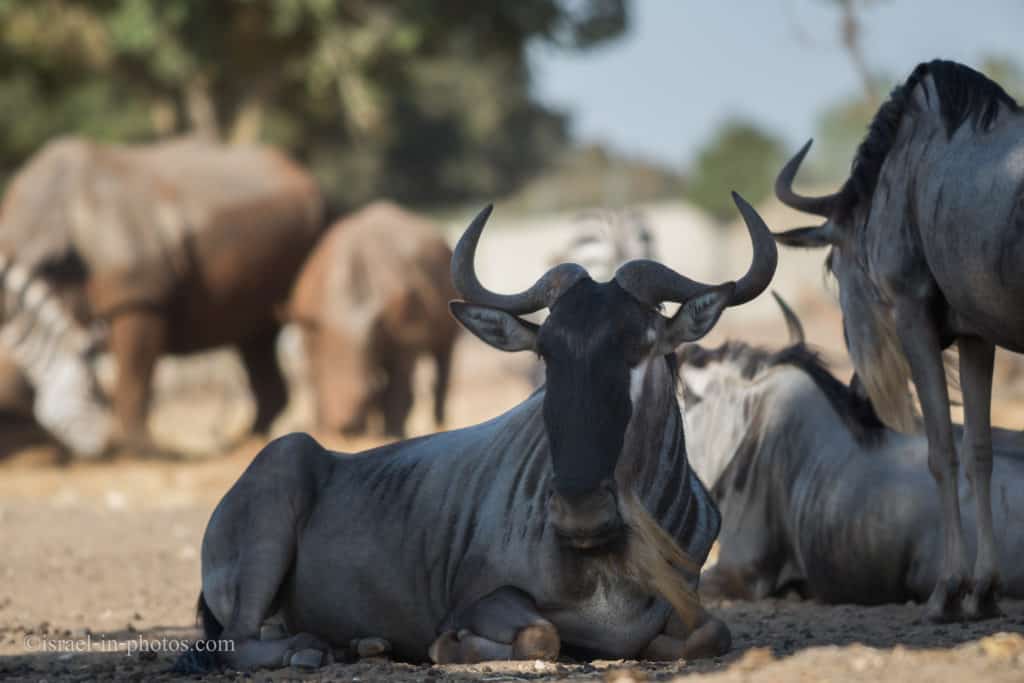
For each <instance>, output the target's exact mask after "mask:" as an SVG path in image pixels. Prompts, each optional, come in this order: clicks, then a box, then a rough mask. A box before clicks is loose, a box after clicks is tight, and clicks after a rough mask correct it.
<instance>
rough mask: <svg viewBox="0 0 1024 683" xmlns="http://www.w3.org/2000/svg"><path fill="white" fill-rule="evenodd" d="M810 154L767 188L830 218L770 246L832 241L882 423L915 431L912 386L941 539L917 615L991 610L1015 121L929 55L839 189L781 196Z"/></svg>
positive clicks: (1020, 331)
mask: <svg viewBox="0 0 1024 683" xmlns="http://www.w3.org/2000/svg"><path fill="white" fill-rule="evenodd" d="M809 145H810V143H808V145H807V146H805V147H804V149H802V150H801V151H800V153H799V154H797V155H796V156H795V157H794V158H793V159H792V160H791V161H790V162H789V163H788V164H786V166H785V167H784V168H783V170H782V172H781V173H780V174H779V178H778V181H777V182H776V193H777V194H778V196H779V199H781V200H782V201H783V202H784V203H786V204H788V205H790V206H792V207H794V208H797V209H801V210H804V211H807V212H809V213H815V214H818V215H821V216H824V217H826V218H827V221H826V222H825V224H824V225H821V226H817V227H810V228H800V229H797V230H791V231H789V232H786V233H784V234H781V235H779V236H778V239H779V240H780V241H781V242H782V243H784V244H789V245H794V246H802V247H815V246H826V245H827V246H831V251H830V253H829V257H828V262H829V264H830V267H831V270H832V272H833V273H834V274H835V276H836V278H837V280H838V282H839V300H840V304H841V306H842V309H843V327H844V330H845V333H846V340H847V346H848V347H849V350H850V356H851V358H852V360H853V364H854V366H855V368H856V371H857V375H858V376H859V377H860V378H861V380H862V381H863V384H864V387H865V389H866V390H867V392H868V395H869V396H870V397H871V400H872V401H873V402H874V404H875V407H876V408H877V409H878V412H879V416H880V417H881V418H882V419H883V420H885V421H886V423H887V424H889V425H890V426H893V427H895V428H897V429H901V430H903V431H910V430H912V429H913V428H914V423H915V420H914V417H913V407H912V406H913V404H912V400H911V397H910V394H909V385H908V382H909V380H910V379H911V378H913V382H914V385H915V386H916V388H917V395H918V397H919V399H920V402H921V408H922V413H923V417H924V429H925V434H926V436H927V437H928V447H929V454H928V465H929V468H930V469H931V472H932V474H933V475H934V477H935V481H936V483H937V484H938V487H939V490H940V492H941V500H942V516H941V520H942V521H941V524H942V529H943V538H944V545H943V547H944V552H943V553H942V558H943V561H942V567H941V570H940V571H939V575H938V580H937V581H936V584H935V590H934V592H933V593H932V596H931V598H930V599H929V601H928V605H927V608H926V613H927V615H928V616H929V618H931V619H933V620H938V621H943V620H949V619H958V618H961V617H962V616H967V617H969V618H984V617H990V616H993V615H996V614H998V613H999V608H998V605H997V604H996V598H997V592H998V586H999V574H998V571H997V570H998V566H997V562H996V557H997V555H996V548H995V539H994V537H993V532H992V505H991V495H990V481H991V472H992V444H991V435H990V416H989V404H990V400H991V388H992V363H993V356H994V352H995V346H996V345H999V346H1002V347H1004V348H1007V349H1010V350H1012V351H1022V350H1024V307H1022V306H1021V305H1020V302H1021V301H1022V300H1024V268H1021V264H1022V263H1024V240H1021V235H1022V234H1024V114H1022V113H1021V110H1020V109H1019V107H1018V106H1017V104H1016V103H1015V102H1014V101H1013V100H1012V99H1011V98H1010V97H1009V96H1008V95H1007V94H1006V93H1005V92H1004V91H1003V89H1002V88H1000V87H999V86H998V85H997V84H995V83H993V82H992V81H990V80H988V79H987V78H985V77H984V76H982V75H981V74H979V73H977V72H975V71H973V70H971V69H969V68H967V67H965V66H962V65H960V64H955V63H952V62H945V61H934V62H929V63H927V64H921V65H920V66H918V67H917V68H916V69H915V70H914V72H913V73H912V74H911V75H910V77H909V78H908V79H907V81H906V83H904V84H903V85H901V86H900V87H898V88H896V89H895V90H894V91H893V93H892V95H891V96H890V98H889V100H888V102H886V103H885V104H884V105H883V106H882V107H881V109H879V111H878V113H877V114H876V115H875V118H874V121H873V122H872V124H871V129H870V131H869V133H868V135H867V137H866V138H865V139H864V142H862V143H861V145H860V148H859V149H858V150H857V155H856V157H855V159H854V162H853V167H852V171H851V174H850V178H849V180H847V181H846V184H845V185H844V186H843V188H842V189H841V190H840V191H839V192H837V193H836V194H833V195H829V196H826V197H803V196H800V195H797V194H796V193H795V192H794V191H793V190H792V182H793V178H794V176H795V175H796V172H797V169H798V167H799V166H800V162H801V161H802V160H803V158H804V155H805V154H806V153H807V149H808V146H809ZM954 342H955V343H956V345H957V348H958V351H959V356H960V384H961V387H962V389H963V400H964V421H965V425H966V430H965V433H966V436H965V439H966V441H967V447H966V448H965V449H964V450H965V451H967V452H969V453H970V468H971V478H972V480H973V482H974V485H975V487H976V489H977V497H976V506H977V514H976V516H977V524H978V538H979V542H978V552H977V554H976V558H975V564H974V571H973V581H969V580H968V576H970V575H969V573H968V570H967V558H966V555H965V552H964V551H965V548H964V540H963V531H962V529H961V520H960V504H959V498H958V497H957V481H958V476H957V471H958V464H957V462H958V461H957V450H956V446H955V444H954V443H953V429H952V426H951V423H950V416H949V397H948V391H947V387H946V373H945V370H944V365H943V360H942V351H943V349H945V348H947V347H949V346H951V345H952V344H953V343H954ZM962 598H963V599H962Z"/></svg>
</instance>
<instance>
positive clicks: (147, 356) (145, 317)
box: [110, 309, 167, 455]
mask: <svg viewBox="0 0 1024 683" xmlns="http://www.w3.org/2000/svg"><path fill="white" fill-rule="evenodd" d="M166 334H167V320H166V319H165V317H164V316H163V315H162V314H161V313H160V312H159V311H154V310H147V309H133V310H126V311H122V312H120V313H118V314H117V315H115V316H114V318H113V320H112V321H111V323H110V350H111V352H112V353H113V355H114V358H115V359H116V361H117V386H116V387H115V389H114V413H115V415H116V416H117V419H118V422H119V424H120V428H121V440H122V443H123V445H124V446H125V447H127V448H129V449H131V450H133V451H136V452H137V453H139V454H141V455H164V454H163V453H161V452H160V451H159V450H158V449H157V448H156V447H155V445H154V444H153V442H152V440H151V439H150V436H149V430H148V429H147V427H146V417H147V416H148V414H149V404H150V398H151V395H152V386H153V369H154V368H155V367H156V362H157V360H159V358H160V355H161V354H162V353H163V352H164V348H165V342H166Z"/></svg>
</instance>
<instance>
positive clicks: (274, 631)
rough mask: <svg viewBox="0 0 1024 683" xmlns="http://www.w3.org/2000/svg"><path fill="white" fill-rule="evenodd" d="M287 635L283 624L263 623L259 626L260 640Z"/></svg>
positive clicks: (280, 637)
mask: <svg viewBox="0 0 1024 683" xmlns="http://www.w3.org/2000/svg"><path fill="white" fill-rule="evenodd" d="M287 637H288V631H286V630H285V628H284V624H263V626H260V640H281V639H282V638H287Z"/></svg>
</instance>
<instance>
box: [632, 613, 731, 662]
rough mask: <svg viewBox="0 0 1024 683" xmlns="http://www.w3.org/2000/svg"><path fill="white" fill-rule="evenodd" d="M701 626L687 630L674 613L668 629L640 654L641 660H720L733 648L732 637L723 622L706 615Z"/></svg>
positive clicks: (666, 627) (670, 618) (666, 625)
mask: <svg viewBox="0 0 1024 683" xmlns="http://www.w3.org/2000/svg"><path fill="white" fill-rule="evenodd" d="M702 617H703V618H702V620H701V621H700V625H699V626H697V627H696V628H695V629H693V628H689V627H687V626H686V625H685V624H684V623H683V620H682V619H680V618H679V616H678V615H677V614H676V613H675V612H673V613H672V616H670V617H669V620H668V623H667V624H665V630H664V631H662V632H661V633H660V634H658V635H657V636H655V637H654V640H652V641H651V642H650V643H649V644H648V645H647V647H646V648H645V649H644V651H643V653H641V655H640V658H641V659H654V660H668V659H703V658H706V657H718V656H719V655H723V654H725V653H726V652H728V651H729V649H730V648H731V647H732V634H731V633H730V632H729V627H728V626H726V625H725V622H723V621H722V620H721V619H718V618H717V617H713V616H711V614H709V613H708V612H703V615H702Z"/></svg>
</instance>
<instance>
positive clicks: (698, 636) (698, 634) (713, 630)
mask: <svg viewBox="0 0 1024 683" xmlns="http://www.w3.org/2000/svg"><path fill="white" fill-rule="evenodd" d="M730 649H732V633H731V632H730V631H729V627H728V626H726V625H725V622H724V621H722V620H721V619H716V618H714V617H711V618H710V619H708V620H707V621H706V622H704V624H703V625H701V626H700V628H698V629H697V630H696V631H694V632H693V633H691V634H690V636H689V637H688V638H687V639H686V644H685V646H684V647H683V658H684V659H704V658H706V657H718V656H721V655H724V654H725V653H726V652H728V651H729V650H730Z"/></svg>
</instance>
